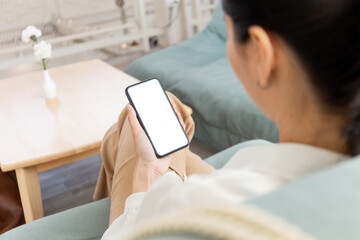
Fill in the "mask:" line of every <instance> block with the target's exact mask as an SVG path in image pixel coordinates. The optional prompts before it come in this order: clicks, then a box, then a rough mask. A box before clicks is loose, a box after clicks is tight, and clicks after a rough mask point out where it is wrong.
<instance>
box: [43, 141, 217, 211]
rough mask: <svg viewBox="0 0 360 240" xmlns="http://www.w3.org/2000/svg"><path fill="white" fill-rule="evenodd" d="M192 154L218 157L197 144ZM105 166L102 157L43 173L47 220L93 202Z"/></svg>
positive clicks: (93, 157) (193, 147)
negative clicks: (49, 216)
mask: <svg viewBox="0 0 360 240" xmlns="http://www.w3.org/2000/svg"><path fill="white" fill-rule="evenodd" d="M190 148H191V150H192V151H193V152H195V153H197V154H198V155H199V156H201V157H202V158H203V159H205V158H207V157H208V156H211V155H212V154H214V152H213V151H211V150H209V149H207V148H205V147H204V146H203V145H201V144H200V143H197V142H193V143H192V144H191V147H190ZM100 166H101V157H100V155H99V154H97V155H94V156H91V157H88V158H84V159H81V160H79V161H76V162H73V163H70V164H67V165H64V166H61V167H58V168H55V169H52V170H49V171H46V172H42V173H40V185H41V194H42V199H43V205H44V214H45V216H47V215H51V214H54V213H57V212H61V211H63V210H66V209H70V208H73V207H76V206H80V205H82V204H85V203H89V202H91V201H92V194H93V192H94V189H95V184H96V181H97V178H98V174H99V170H100Z"/></svg>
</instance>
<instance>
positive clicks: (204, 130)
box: [125, 4, 278, 151]
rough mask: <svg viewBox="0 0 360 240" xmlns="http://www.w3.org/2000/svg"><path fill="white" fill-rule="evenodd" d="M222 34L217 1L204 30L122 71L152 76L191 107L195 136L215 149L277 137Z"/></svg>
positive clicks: (221, 16)
mask: <svg viewBox="0 0 360 240" xmlns="http://www.w3.org/2000/svg"><path fill="white" fill-rule="evenodd" d="M226 39H227V32H226V27H225V21H224V14H223V11H222V8H221V4H218V6H217V7H216V9H215V11H214V15H213V18H212V20H211V21H210V23H209V24H208V26H207V27H206V28H205V30H204V31H202V32H200V33H198V34H196V35H195V36H194V37H192V38H191V39H188V40H186V41H184V42H182V43H180V44H178V45H176V46H172V47H169V48H166V49H163V50H160V51H157V52H155V53H152V54H149V55H147V56H144V57H142V58H140V59H138V60H136V61H134V62H133V63H132V64H131V65H130V66H129V67H128V68H127V69H126V70H125V71H126V73H128V74H130V75H132V76H134V77H135V78H137V79H140V80H145V79H148V78H153V77H157V78H158V79H159V80H160V82H161V83H162V85H163V87H164V88H165V89H166V90H168V91H170V92H172V93H174V94H175V95H176V96H177V97H178V98H179V99H180V100H181V101H183V102H184V103H185V104H187V105H189V106H190V107H192V109H193V111H194V113H193V118H194V121H195V125H196V129H195V139H197V140H199V141H200V142H202V143H204V144H205V145H206V146H208V147H210V148H212V149H214V150H218V151H219V150H223V149H225V148H228V147H230V146H233V145H235V144H237V143H240V142H243V141H247V140H251V139H265V140H268V141H271V142H277V141H278V131H277V128H276V125H275V124H274V123H273V122H272V121H270V120H269V119H268V118H267V117H265V116H264V115H263V114H262V113H261V112H260V111H259V109H258V108H257V107H256V106H255V105H254V103H253V102H252V101H251V99H250V98H249V97H248V95H247V94H246V92H245V90H244V88H243V87H242V85H241V84H239V80H238V79H237V78H236V77H235V75H234V73H233V71H232V69H231V66H230V63H229V61H228V59H227V55H226Z"/></svg>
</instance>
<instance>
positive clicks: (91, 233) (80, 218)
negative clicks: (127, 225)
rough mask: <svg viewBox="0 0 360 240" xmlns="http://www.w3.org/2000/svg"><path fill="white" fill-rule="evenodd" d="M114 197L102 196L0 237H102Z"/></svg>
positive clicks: (76, 239) (13, 239)
mask: <svg viewBox="0 0 360 240" xmlns="http://www.w3.org/2000/svg"><path fill="white" fill-rule="evenodd" d="M109 209H110V199H109V198H106V199H102V200H99V201H96V202H92V203H89V204H86V205H82V206H80V207H76V208H73V209H69V210H66V211H63V212H60V213H57V214H54V215H51V216H47V217H45V218H41V219H38V220H36V221H34V222H31V223H28V224H25V225H22V226H20V227H17V228H14V229H12V230H10V231H8V232H6V233H4V234H3V235H1V236H0V240H5V239H6V240H17V239H19V240H20V239H21V240H22V239H37V240H48V239H52V240H57V239H74V240H83V239H84V240H85V239H100V238H101V236H102V235H103V233H104V232H105V230H106V229H107V227H108V224H109Z"/></svg>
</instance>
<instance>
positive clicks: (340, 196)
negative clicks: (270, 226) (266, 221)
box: [249, 157, 360, 240]
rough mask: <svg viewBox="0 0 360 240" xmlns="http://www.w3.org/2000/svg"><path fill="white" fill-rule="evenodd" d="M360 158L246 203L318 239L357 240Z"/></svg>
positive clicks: (358, 229)
mask: <svg viewBox="0 0 360 240" xmlns="http://www.w3.org/2000/svg"><path fill="white" fill-rule="evenodd" d="M359 173H360V157H357V158H355V159H352V160H348V161H347V162H345V163H343V164H339V165H337V166H335V167H333V168H331V169H328V170H324V171H322V172H319V173H317V174H315V175H311V176H309V177H306V178H304V179H301V180H299V181H296V182H294V183H291V184H289V185H287V186H285V187H283V188H281V189H280V190H278V191H276V192H273V193H271V194H269V195H266V196H264V197H261V198H258V199H255V200H252V201H250V202H249V203H252V204H254V205H257V206H259V207H261V208H263V209H267V210H269V211H271V212H272V213H275V214H276V215H279V216H282V217H283V218H286V219H287V220H288V221H290V222H291V223H293V224H295V225H297V226H299V227H300V228H302V229H303V230H304V231H305V232H309V233H312V234H313V235H314V236H315V237H317V238H318V239H324V240H325V239H326V240H339V239H342V240H345V239H346V240H358V239H360V228H359V223H360V174H359Z"/></svg>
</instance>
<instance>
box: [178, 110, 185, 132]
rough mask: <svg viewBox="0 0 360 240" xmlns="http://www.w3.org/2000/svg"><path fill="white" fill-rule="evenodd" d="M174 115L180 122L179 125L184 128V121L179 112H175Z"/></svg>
mask: <svg viewBox="0 0 360 240" xmlns="http://www.w3.org/2000/svg"><path fill="white" fill-rule="evenodd" d="M176 115H177V117H178V119H179V121H180V123H181V126H182V127H183V129H185V123H184V120H183V119H182V117H181V115H180V113H179V112H176Z"/></svg>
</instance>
